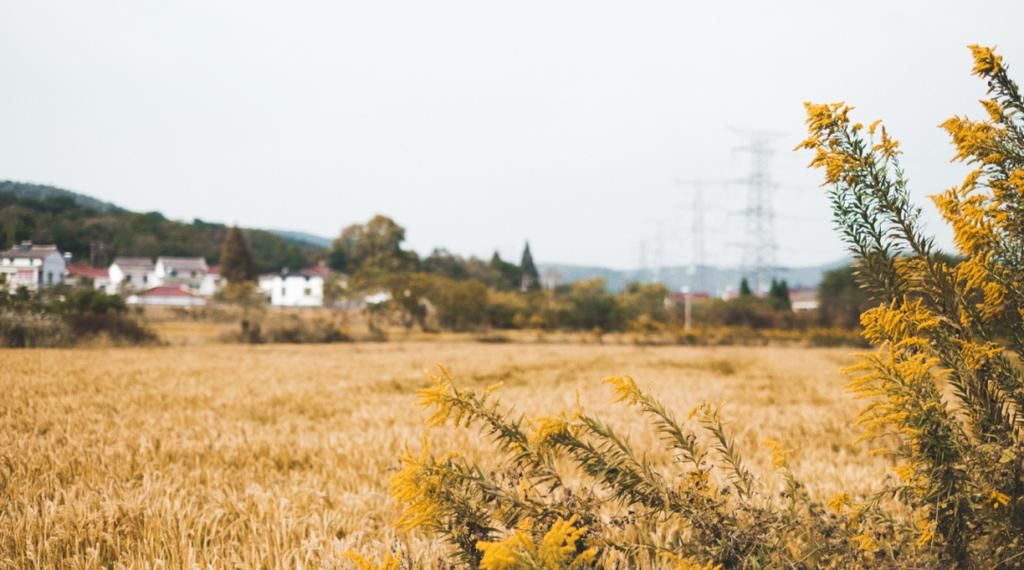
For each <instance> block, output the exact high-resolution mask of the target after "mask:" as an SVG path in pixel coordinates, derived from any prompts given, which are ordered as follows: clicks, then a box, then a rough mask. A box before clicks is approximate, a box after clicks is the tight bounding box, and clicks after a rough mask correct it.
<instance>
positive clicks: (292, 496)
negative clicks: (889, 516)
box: [0, 342, 886, 568]
mask: <svg viewBox="0 0 1024 570" xmlns="http://www.w3.org/2000/svg"><path fill="white" fill-rule="evenodd" d="M851 360H852V357H851V355H850V351H849V350H847V349H804V348H767V347H765V348H745V347H722V348H687V347H640V346H602V345H580V344H575V345H555V344H495V345H487V344H479V343H471V342H462V343H460V342H446V343H389V344H356V345H334V346H308V345H307V346H255V347H254V346H240V345H220V346H216V345H210V346H198V347H157V348H122V349H116V348H97V349H88V350H82V349H79V350H26V351H11V350H7V351H0V364H2V366H0V393H2V396H0V566H2V567H5V568H50V567H68V568H96V567H126V568H128V567H130V568H181V567H199V568H255V567H266V568H319V567H343V568H344V567H347V566H348V564H349V563H348V562H347V561H346V560H345V559H344V558H342V557H341V553H342V552H343V551H346V550H350V549H354V550H358V551H362V552H367V553H374V552H382V551H386V550H389V549H393V548H399V547H402V548H405V550H406V551H407V552H409V553H414V560H412V562H414V563H416V565H417V566H436V565H437V563H438V561H439V560H442V559H443V558H444V557H445V552H446V549H445V546H444V545H443V544H439V543H437V542H435V541H433V540H431V539H430V538H429V537H426V536H423V535H420V534H416V533H411V534H403V533H397V532H395V531H393V530H391V529H390V528H389V523H390V522H392V521H393V520H394V519H395V517H396V516H397V514H398V507H397V505H395V503H394V502H393V501H392V499H391V498H390V497H389V495H388V479H389V476H390V475H391V474H392V473H393V472H394V471H395V470H396V469H397V468H398V465H399V462H398V459H397V457H398V455H399V453H400V452H401V449H402V446H403V444H404V443H406V442H408V443H409V444H410V445H411V446H412V447H413V448H414V449H416V448H418V447H419V446H420V445H421V437H422V434H423V433H429V437H430V439H431V441H432V447H433V448H434V449H435V450H437V451H442V450H445V449H458V450H459V451H460V452H462V453H465V454H467V455H469V456H472V457H475V458H477V459H480V460H482V461H484V462H486V461H487V459H488V458H487V448H486V442H484V441H480V439H479V438H480V436H478V435H476V433H475V432H472V431H461V430H456V429H454V428H433V429H430V430H427V428H424V427H423V424H422V418H423V412H422V410H420V409H419V408H418V407H417V404H416V395H415V390H416V389H417V388H419V387H421V386H423V385H425V383H426V382H425V379H424V370H425V369H427V368H430V367H432V366H433V365H434V364H435V363H444V364H445V365H446V366H447V367H448V368H449V369H450V371H451V373H452V375H453V376H454V377H455V378H456V380H457V382H460V383H461V384H463V385H466V386H468V387H474V386H478V387H484V386H488V385H492V384H494V383H496V382H503V383H504V384H503V387H502V388H501V389H500V391H499V394H500V395H501V398H502V401H503V402H504V403H506V404H508V405H512V406H515V408H516V410H517V411H518V412H520V413H522V414H524V415H525V416H526V417H528V418H529V417H533V416H539V415H543V414H552V413H557V412H559V411H561V410H567V409H569V408H571V407H572V406H573V405H574V403H575V398H576V394H577V392H578V393H579V397H580V399H581V401H582V404H583V406H585V407H586V408H587V409H588V411H590V412H592V413H594V414H596V415H599V416H601V417H603V418H605V419H607V420H609V421H610V423H612V424H613V425H614V426H615V427H617V428H620V429H622V430H623V433H627V434H628V435H629V438H630V440H631V441H632V442H633V443H634V444H635V445H636V447H637V448H638V449H642V450H648V451H649V453H650V458H651V459H652V460H654V461H655V462H667V461H669V460H670V458H669V456H668V455H667V454H666V453H665V452H662V451H659V449H658V446H657V445H656V444H657V441H656V436H655V435H654V434H653V433H651V432H649V431H648V430H646V429H645V428H643V427H642V426H641V425H640V424H639V423H638V422H637V421H636V416H635V415H634V414H633V412H632V411H630V410H628V409H626V408H625V407H623V406H622V405H621V404H615V403H613V402H612V397H611V391H610V388H609V387H608V386H606V385H604V384H602V379H603V378H605V377H606V376H608V375H612V374H630V375H633V376H634V377H635V378H636V379H637V380H638V382H639V383H640V384H641V385H642V386H644V387H645V388H649V389H650V390H651V392H652V393H654V394H657V395H658V396H659V397H660V398H662V399H663V401H664V402H665V403H666V404H669V405H670V406H672V407H673V408H674V409H676V410H677V413H678V415H680V416H682V417H685V415H686V413H687V411H688V410H689V409H690V408H691V407H692V406H693V405H695V404H697V403H698V402H699V401H701V400H710V401H713V402H725V403H726V406H725V408H724V414H725V417H726V419H727V422H728V424H729V425H730V427H731V428H732V430H733V431H734V432H735V433H736V434H737V441H738V443H739V446H740V449H741V450H742V451H743V452H744V453H745V455H746V457H747V459H748V460H749V461H750V463H751V464H752V465H753V466H754V468H755V472H757V473H761V474H767V473H770V468H769V467H767V465H768V463H769V455H770V454H769V451H768V450H767V449H765V448H764V447H762V446H761V445H760V442H761V441H762V440H763V439H764V438H768V437H771V438H774V439H777V440H779V441H780V442H783V444H784V445H786V446H788V447H791V448H793V449H794V450H795V456H794V458H793V461H792V465H793V468H794V472H795V473H796V474H797V475H798V476H799V477H801V478H803V480H804V481H805V482H806V483H807V484H808V486H809V489H810V491H811V493H812V494H813V495H815V496H818V497H826V498H827V496H829V495H830V494H832V493H834V492H836V491H837V490H838V489H839V488H843V489H844V490H848V491H857V490H863V489H866V488H868V487H869V486H872V485H874V484H876V483H877V482H878V481H879V480H880V479H881V478H882V477H884V475H885V472H886V465H885V463H884V462H885V460H884V459H881V458H878V457H875V456H872V455H870V453H869V450H868V449H867V448H866V447H865V446H860V445H859V446H854V445H853V444H852V442H853V440H854V438H855V436H856V432H855V430H854V429H853V428H852V427H851V425H850V423H851V419H852V418H853V416H854V414H855V413H856V411H857V408H858V404H857V403H856V402H855V401H854V400H852V399H851V398H850V396H848V395H847V394H846V393H845V391H844V384H845V379H844V378H843V376H842V375H841V374H840V373H839V369H840V368H841V367H842V366H844V365H846V364H849V363H850V362H851Z"/></svg>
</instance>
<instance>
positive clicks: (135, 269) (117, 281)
mask: <svg viewBox="0 0 1024 570" xmlns="http://www.w3.org/2000/svg"><path fill="white" fill-rule="evenodd" d="M107 276H108V279H109V280H110V286H109V290H110V292H111V293H116V292H118V291H122V290H123V291H144V290H146V289H149V288H151V287H153V286H154V285H156V283H154V282H153V260H152V259H150V258H148V257H118V258H115V259H114V262H113V263H111V264H110V268H109V269H108V270H107Z"/></svg>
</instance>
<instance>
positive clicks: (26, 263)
mask: <svg viewBox="0 0 1024 570" xmlns="http://www.w3.org/2000/svg"><path fill="white" fill-rule="evenodd" d="M67 262H68V260H67V258H65V257H64V255H62V254H61V252H60V251H59V250H58V249H57V246H55V245H34V244H33V243H32V242H30V241H23V242H21V243H20V244H19V245H16V246H14V247H12V248H11V249H8V250H7V251H4V252H2V253H0V277H2V280H3V281H4V282H5V283H6V284H7V287H8V288H9V289H10V290H12V291H13V290H14V289H17V288H19V287H26V288H28V289H31V290H36V289H40V288H43V287H51V286H53V285H58V284H60V283H62V282H63V281H64V273H65V271H66V270H67Z"/></svg>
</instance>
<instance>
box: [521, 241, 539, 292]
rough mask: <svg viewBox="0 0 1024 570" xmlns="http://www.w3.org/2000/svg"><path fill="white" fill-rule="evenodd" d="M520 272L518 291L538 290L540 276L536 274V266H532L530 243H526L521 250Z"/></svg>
mask: <svg viewBox="0 0 1024 570" xmlns="http://www.w3.org/2000/svg"><path fill="white" fill-rule="evenodd" d="M519 269H520V270H521V271H522V281H521V284H520V289H521V290H522V291H536V290H537V289H540V275H539V274H538V273H537V266H536V265H534V264H533V254H531V253H530V242H526V247H524V248H523V259H522V261H521V262H520V263H519Z"/></svg>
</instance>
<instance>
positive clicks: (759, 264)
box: [733, 129, 782, 293]
mask: <svg viewBox="0 0 1024 570" xmlns="http://www.w3.org/2000/svg"><path fill="white" fill-rule="evenodd" d="M734 130H735V131H736V132H737V133H739V134H740V135H742V136H744V137H746V138H747V142H746V144H744V145H742V146H737V147H735V148H734V149H733V150H734V151H736V152H743V153H746V154H749V155H750V171H749V173H748V174H747V176H746V177H744V178H741V179H739V180H737V181H736V182H737V184H739V185H741V186H745V187H746V190H747V191H746V205H745V206H744V208H743V210H742V211H741V212H740V213H742V214H743V216H744V221H745V235H744V242H743V261H742V263H743V274H744V275H745V276H746V277H747V278H748V279H750V280H751V283H750V285H751V288H752V289H754V291H756V292H759V293H764V292H766V291H768V286H769V284H770V283H771V278H772V276H773V274H774V273H775V271H776V267H777V265H776V263H777V256H778V250H779V244H778V242H777V241H776V238H775V189H776V188H777V187H778V185H777V184H776V183H775V182H774V181H773V180H772V179H771V174H770V172H769V166H770V164H771V158H772V155H773V154H774V153H775V151H774V150H773V149H772V142H773V141H774V140H776V139H778V138H779V137H781V136H782V135H781V134H780V133H774V132H768V131H757V130H749V129H734Z"/></svg>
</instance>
